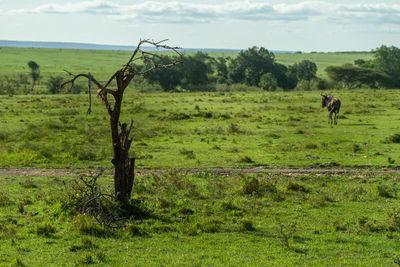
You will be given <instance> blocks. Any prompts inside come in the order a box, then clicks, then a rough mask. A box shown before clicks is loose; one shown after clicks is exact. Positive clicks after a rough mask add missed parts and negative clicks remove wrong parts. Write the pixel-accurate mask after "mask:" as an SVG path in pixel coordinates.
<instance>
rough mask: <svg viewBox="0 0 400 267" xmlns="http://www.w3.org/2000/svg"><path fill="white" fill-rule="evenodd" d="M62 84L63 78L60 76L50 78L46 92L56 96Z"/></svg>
mask: <svg viewBox="0 0 400 267" xmlns="http://www.w3.org/2000/svg"><path fill="white" fill-rule="evenodd" d="M62 83H63V77H61V76H50V78H49V80H48V81H47V83H46V85H47V91H48V92H49V93H50V94H58V93H59V92H60V91H61V84H62Z"/></svg>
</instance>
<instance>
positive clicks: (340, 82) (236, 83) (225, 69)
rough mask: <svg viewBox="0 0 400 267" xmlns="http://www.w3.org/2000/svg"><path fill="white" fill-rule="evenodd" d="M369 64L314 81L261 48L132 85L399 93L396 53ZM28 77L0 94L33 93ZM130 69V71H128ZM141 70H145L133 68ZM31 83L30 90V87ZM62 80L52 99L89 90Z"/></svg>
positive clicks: (36, 75) (299, 66) (377, 55)
mask: <svg viewBox="0 0 400 267" xmlns="http://www.w3.org/2000/svg"><path fill="white" fill-rule="evenodd" d="M372 52H373V53H374V58H373V59H372V60H364V59H358V60H356V61H354V62H353V63H352V64H350V63H349V64H345V65H342V66H329V67H327V68H326V69H325V72H326V73H327V76H328V78H327V79H323V78H321V77H317V71H318V69H317V65H316V64H315V63H314V62H312V61H310V60H303V61H301V62H298V63H295V64H293V65H290V66H285V65H283V64H281V63H278V62H277V61H276V59H275V55H274V53H272V52H270V51H268V50H267V49H265V48H264V47H256V46H254V47H251V48H249V49H247V50H242V51H240V52H239V53H238V54H237V56H234V57H217V58H216V57H213V56H210V55H208V54H206V53H203V52H198V53H195V54H191V55H184V56H183V64H180V65H178V66H176V67H175V68H171V69H157V70H156V71H154V72H149V73H147V74H146V75H145V76H144V80H143V81H140V82H139V83H138V82H136V83H135V84H133V86H134V87H136V88H138V87H139V88H142V89H143V91H146V90H148V89H149V88H158V89H159V90H163V91H178V92H179V91H221V90H222V91H224V90H242V91H245V90H257V89H258V90H259V89H260V88H261V89H262V90H266V91H276V90H283V91H291V90H321V89H326V88H346V89H355V88H362V87H366V88H400V49H399V48H397V47H394V46H390V47H387V46H384V45H382V46H381V47H379V48H377V49H376V50H374V51H372ZM171 57H172V56H168V55H165V54H160V55H157V62H158V64H165V62H170V61H171V59H172V58H171ZM28 66H29V68H30V72H29V73H28V74H20V75H19V76H18V77H17V78H10V77H5V76H4V77H0V94H14V93H15V92H16V91H20V92H21V91H22V93H32V92H33V90H34V86H35V85H36V84H37V83H38V81H39V80H40V78H41V75H40V66H39V65H38V64H37V63H36V62H33V61H29V62H28ZM132 67H133V66H132ZM134 67H135V68H137V69H139V68H145V65H144V66H140V65H139V66H136V65H135V66H134ZM29 78H31V80H32V83H31V88H28V85H29V81H28V79H29ZM63 80H65V77H63V76H51V77H49V78H48V80H47V81H46V83H45V85H46V88H47V92H48V93H50V94H57V93H60V92H63V93H80V92H82V91H85V87H86V89H87V85H83V84H81V85H79V84H77V85H75V86H74V87H73V88H69V89H67V90H66V89H63V90H61V87H60V84H61V83H62V82H63Z"/></svg>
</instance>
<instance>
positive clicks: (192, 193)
mask: <svg viewBox="0 0 400 267" xmlns="http://www.w3.org/2000/svg"><path fill="white" fill-rule="evenodd" d="M72 180H73V178H70V177H0V241H1V242H0V265H2V266H3V265H4V266H7V265H10V264H13V263H14V264H17V262H19V264H24V265H25V266H39V265H41V266H43V265H46V266H60V265H64V266H73V265H76V264H78V265H79V264H92V263H93V264H99V265H107V266H121V265H135V266H154V265H173V266H177V265H192V264H193V263H194V262H198V263H201V265H210V266H222V265H223V266H226V265H230V266H232V265H241V266H246V265H260V266H267V265H268V266H275V265H279V266H293V265H307V266H310V265H313V266H314V265H351V266H365V265H374V266H395V262H396V261H398V258H399V255H398V249H399V245H398V244H399V240H400V220H399V218H400V216H399V212H400V210H399V209H398V206H399V204H400V202H399V199H398V192H399V187H398V186H397V176H396V175H390V174H379V175H378V174H374V173H370V174H354V175H345V176H344V175H320V174H319V175H313V174H310V175H285V174H265V173H260V174H257V175H250V176H249V175H244V174H241V173H237V174H233V175H229V176H218V175H213V174H210V173H199V174H194V175H182V174H178V173H174V172H171V173H166V174H157V175H144V176H139V177H138V178H137V180H136V184H135V186H134V192H133V193H134V198H136V199H140V200H141V201H142V203H143V205H145V206H146V207H147V208H148V210H149V211H150V215H151V216H150V217H148V218H145V219H143V220H134V221H131V222H128V223H127V225H126V227H123V228H119V229H115V230H107V229H104V230H102V227H101V226H98V225H96V224H94V223H93V222H92V220H90V218H87V217H86V216H83V215H76V214H73V213H69V212H68V211H67V210H64V209H63V204H62V203H65V200H64V199H65V198H64V195H65V194H66V192H69V191H68V190H67V191H66V189H65V188H68V187H69V185H70V184H71V182H72ZM255 180H257V182H256V183H254V181H255ZM100 181H101V183H102V185H103V187H104V188H107V189H106V190H110V188H111V187H112V178H111V177H102V178H101V179H100ZM249 181H253V182H249ZM249 183H250V184H253V187H249ZM26 184H29V185H32V184H34V185H35V186H29V187H26V186H24V185H26ZM254 184H256V185H255V186H254ZM382 186H386V188H390V190H391V191H392V193H393V196H390V197H388V196H386V195H384V194H383V195H382V194H381V190H382V189H379V188H380V187H382ZM250 188H251V189H250ZM21 206H23V209H21ZM90 228H91V229H97V230H96V231H89V230H85V229H90Z"/></svg>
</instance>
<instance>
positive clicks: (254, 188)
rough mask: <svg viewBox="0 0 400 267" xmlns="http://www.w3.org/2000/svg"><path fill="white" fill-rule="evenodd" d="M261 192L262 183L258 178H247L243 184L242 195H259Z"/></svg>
mask: <svg viewBox="0 0 400 267" xmlns="http://www.w3.org/2000/svg"><path fill="white" fill-rule="evenodd" d="M260 192H261V187H260V182H259V181H258V179H257V178H256V177H253V176H247V177H245V178H244V179H243V182H242V193H244V194H254V193H256V194H259V193H260Z"/></svg>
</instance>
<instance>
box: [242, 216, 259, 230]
mask: <svg viewBox="0 0 400 267" xmlns="http://www.w3.org/2000/svg"><path fill="white" fill-rule="evenodd" d="M241 228H242V229H243V230H245V231H254V230H256V228H254V225H253V222H252V221H251V220H249V219H243V220H242V221H241Z"/></svg>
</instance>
